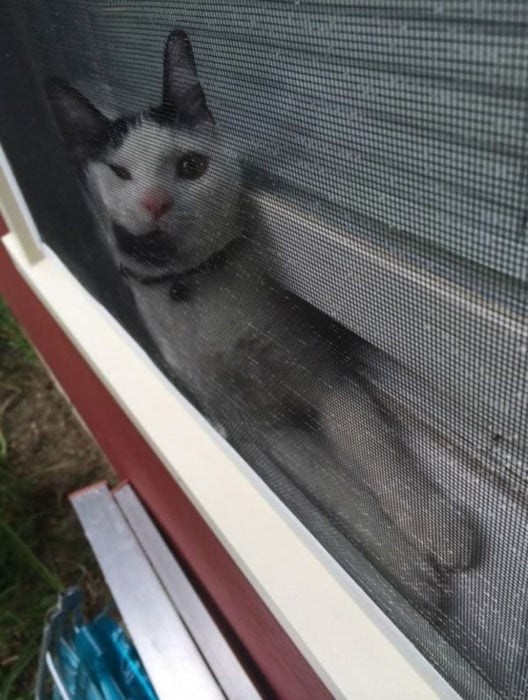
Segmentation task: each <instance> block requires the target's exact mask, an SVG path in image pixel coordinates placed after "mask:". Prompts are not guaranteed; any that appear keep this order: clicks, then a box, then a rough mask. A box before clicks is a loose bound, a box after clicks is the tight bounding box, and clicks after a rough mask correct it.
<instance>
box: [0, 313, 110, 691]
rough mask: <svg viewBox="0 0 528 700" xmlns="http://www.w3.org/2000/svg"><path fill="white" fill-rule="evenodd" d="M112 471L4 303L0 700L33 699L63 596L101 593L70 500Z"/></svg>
mask: <svg viewBox="0 0 528 700" xmlns="http://www.w3.org/2000/svg"><path fill="white" fill-rule="evenodd" d="M108 476H109V471H108V468H107V465H106V464H105V462H104V460H103V459H102V457H101V456H100V454H99V453H98V451H97V449H96V448H95V446H94V445H93V443H92V442H91V440H90V439H89V438H88V436H87V435H86V434H85V433H84V432H83V431H82V429H81V428H80V427H79V425H78V424H77V422H76V421H75V419H74V418H73V416H72V414H71V411H70V410H69V408H68V407H67V406H66V403H65V401H64V399H63V398H62V397H61V396H59V394H58V392H57V391H56V390H55V389H54V387H53V384H52V383H51V381H50V379H49V377H48V375H47V374H46V372H45V371H44V370H43V368H42V367H41V366H40V363H39V361H38V359H37V357H36V355H35V353H34V351H33V349H32V347H31V345H30V344H29V343H28V341H27V340H26V339H25V337H24V335H23V334H22V333H21V332H20V330H19V328H18V327H17V325H16V323H15V321H14V319H13V317H12V316H11V314H10V312H9V310H8V308H7V307H6V305H5V304H4V303H3V302H2V301H1V299H0V700H29V698H32V697H33V683H34V675H35V669H36V660H37V655H38V649H39V643H40V635H41V632H42V626H43V623H44V619H45V616H46V614H47V612H48V611H49V609H50V608H51V607H52V606H53V604H54V602H55V600H56V597H57V593H58V592H59V591H60V590H62V589H63V588H64V587H66V586H69V585H82V586H83V588H84V589H85V593H86V597H87V599H88V601H89V603H90V604H91V605H92V606H98V605H99V604H102V603H101V601H102V600H103V599H104V597H105V592H104V587H103V585H102V582H101V580H100V578H99V573H98V569H97V566H96V564H95V562H94V560H93V559H92V556H91V552H90V551H89V548H88V545H87V543H86V541H85V539H84V536H83V535H82V532H81V531H80V528H79V526H78V524H77V521H76V519H75V516H74V514H73V512H72V510H71V507H70V506H69V503H68V501H67V494H68V493H69V492H71V491H73V490H74V489H76V488H78V487H79V486H81V485H86V484H88V483H90V481H91V480H96V479H100V478H107V477H108Z"/></svg>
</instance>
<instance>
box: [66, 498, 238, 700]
mask: <svg viewBox="0 0 528 700" xmlns="http://www.w3.org/2000/svg"><path fill="white" fill-rule="evenodd" d="M70 499H71V502H72V504H73V507H74V508H75V511H76V513H77V515H78V517H79V520H80V521H81V524H82V526H83V529H84V531H85V534H86V537H87V538H88V540H89V542H90V545H91V547H92V549H93V551H94V553H95V556H96V558H97V560H98V562H99V565H100V567H101V569H102V571H103V574H104V577H105V579H106V581H107V583H108V586H109V588H110V591H111V592H112V595H113V597H114V600H115V602H116V605H117V607H118V608H119V611H120V613H121V615H122V617H123V619H124V621H125V624H126V626H127V629H128V632H129V633H130V636H131V638H132V640H133V642H134V644H135V646H136V649H137V651H138V654H139V655H140V657H141V660H142V662H143V664H144V666H145V669H146V671H147V673H148V675H149V677H150V680H151V682H152V685H153V687H154V689H155V691H156V693H157V694H158V697H159V700H173V699H174V697H175V693H176V694H177V695H178V696H181V697H188V698H196V700H225V699H224V695H223V693H222V692H221V690H220V688H219V687H218V685H217V684H216V682H215V680H214V678H213V676H212V675H211V672H210V670H209V668H208V667H207V665H206V663H205V662H204V660H203V658H202V656H201V654H200V652H199V651H198V649H197V648H196V646H195V644H194V642H193V640H192V638H191V636H190V635H189V633H188V631H187V629H186V628H185V626H184V624H183V622H182V620H181V619H180V617H179V615H178V614H177V612H176V610H175V609H174V606H173V605H172V603H171V601H170V600H169V598H168V596H167V593H166V592H165V589H164V588H163V586H162V585H161V583H160V581H159V579H158V577H157V576H156V574H155V572H154V570H153V569H152V567H151V565H150V564H149V562H148V561H147V559H146V557H145V554H144V552H143V550H142V549H141V547H140V545H139V543H138V542H137V540H136V538H135V537H134V535H133V534H132V532H131V531H130V528H129V527H128V525H127V522H126V520H125V517H124V515H123V513H122V512H121V511H120V510H119V508H118V506H117V504H116V503H115V501H114V499H113V498H112V495H111V494H110V492H109V491H108V488H107V487H106V485H101V484H97V485H95V486H94V488H92V489H84V490H83V491H80V492H77V493H76V494H73V495H72V496H71V497H70ZM176 691H177V692H176Z"/></svg>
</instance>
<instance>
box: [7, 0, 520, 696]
mask: <svg viewBox="0 0 528 700" xmlns="http://www.w3.org/2000/svg"><path fill="white" fill-rule="evenodd" d="M6 7H7V8H8V11H7V13H6V12H4V14H3V16H2V19H1V20H0V22H1V23H2V42H3V44H4V56H5V65H4V69H5V70H4V75H3V78H2V89H3V91H4V98H3V105H4V108H3V110H2V115H1V116H0V125H1V137H2V144H3V147H4V149H5V151H6V153H7V156H8V158H9V160H10V163H11V165H12V167H13V169H14V171H15V174H16V176H17V179H18V181H19V183H20V185H21V187H22V189H23V192H24V194H25V196H26V199H27V201H28V203H29V206H30V208H31V211H32V213H33V215H34V217H35V219H36V222H37V225H38V227H39V230H40V232H41V235H42V238H43V240H44V242H45V243H46V244H47V245H48V246H49V247H51V248H52V249H53V250H54V251H55V252H56V253H57V254H58V255H59V256H60V257H61V259H62V260H63V262H64V263H65V264H66V265H67V266H68V267H69V268H70V270H71V271H72V272H73V273H74V274H75V275H76V276H77V278H78V279H79V281H80V282H81V283H82V284H83V285H84V286H85V287H86V288H87V289H88V290H89V291H90V292H91V293H92V294H93V295H94V297H95V298H96V299H98V300H99V301H100V302H102V303H103V304H104V305H105V306H106V307H107V308H108V309H109V310H110V311H111V313H113V314H114V316H116V317H117V318H118V319H119V321H120V322H121V323H122V324H123V325H124V327H125V328H126V329H127V330H128V331H129V333H130V334H131V335H132V336H133V337H134V338H135V339H136V340H137V341H138V342H140V343H141V344H142V345H143V347H145V348H146V350H147V351H148V353H149V354H150V356H151V357H152V359H153V360H154V361H155V362H156V363H157V364H158V366H159V367H160V368H161V369H162V370H163V371H164V372H165V373H166V374H167V375H168V376H169V378H170V379H171V380H172V381H173V382H174V384H175V386H176V387H177V388H178V389H179V390H180V391H182V392H183V393H184V394H185V395H186V396H187V397H188V398H189V399H190V400H191V401H192V402H193V403H194V404H195V405H196V406H197V407H198V408H199V409H200V410H201V411H202V412H203V413H204V415H205V416H206V417H207V418H208V420H209V421H210V422H211V423H212V425H213V426H214V427H215V428H216V429H217V430H218V431H219V432H220V433H221V434H222V435H224V437H225V438H226V439H227V440H228V441H229V442H230V443H231V444H232V445H233V446H234V447H235V448H236V449H237V450H238V451H239V452H240V453H241V454H242V455H243V456H244V457H245V458H246V460H247V461H248V462H249V464H250V465H251V466H252V467H253V468H254V470H255V471H256V473H257V474H259V475H260V477H261V478H262V479H263V480H264V481H265V482H266V483H267V484H268V485H269V486H270V487H271V489H272V490H273V491H274V492H275V493H276V494H277V495H278V496H279V497H280V498H281V499H282V500H283V502H284V503H285V504H286V505H287V506H288V508H289V509H290V510H291V511H292V512H293V513H294V514H295V515H296V516H297V517H298V518H299V519H300V520H301V522H303V523H304V524H305V525H306V527H307V528H308V529H309V530H310V531H311V532H312V533H313V534H314V535H315V537H316V538H317V539H318V540H319V541H320V542H321V544H322V545H323V546H324V547H325V548H326V549H327V550H328V551H329V552H330V554H331V555H332V556H333V557H334V558H335V559H336V560H337V562H339V564H340V565H341V566H342V567H343V568H344V569H345V570H346V571H347V572H348V574H349V575H350V576H351V577H352V578H353V579H354V580H355V581H357V582H358V583H359V584H360V585H361V586H362V588H363V589H364V590H365V591H366V592H367V593H368V594H369V595H370V596H371V597H372V598H373V599H374V600H375V601H376V602H377V604H378V605H379V606H380V607H381V608H382V610H384V611H385V612H386V613H387V615H388V616H389V617H390V618H391V619H392V620H393V621H394V622H395V623H396V624H397V625H398V626H399V627H400V628H401V629H402V630H403V632H404V633H405V634H406V635H407V636H408V637H409V638H410V639H411V640H412V641H413V643H414V644H415V645H416V646H417V647H418V648H419V649H420V651H421V652H422V653H423V654H424V655H425V656H426V657H427V659H429V661H430V662H431V663H432V664H433V665H434V666H435V667H436V668H437V669H438V670H439V671H440V672H441V673H442V674H443V675H444V676H445V677H446V678H447V679H448V680H449V682H450V683H451V684H452V685H453V686H454V688H455V689H456V690H457V691H458V692H459V693H460V694H461V695H462V696H463V697H467V698H494V697H500V698H512V699H513V698H518V699H520V698H524V697H526V695H527V694H528V668H527V660H528V659H527V639H526V632H525V630H526V627H527V623H528V620H527V613H528V609H527V608H528V602H527V598H526V587H527V582H528V581H527V580H528V569H527V554H528V552H527V549H528V542H527V538H526V531H527V530H526V528H527V525H528V517H527V511H526V507H527V505H526V474H525V472H526V464H527V461H526V449H527V443H526V430H525V425H526V418H527V403H528V402H527V396H528V392H527V391H526V379H527V362H528V329H527V326H526V310H527V309H526V281H527V279H526V278H527V271H528V253H527V244H526V237H527V200H526V98H527V94H526V85H527V77H528V41H527V38H528V37H527V29H528V9H527V8H526V5H525V3H523V2H521V1H520V0H512V1H510V0H503V1H502V2H498V1H497V2H492V1H491V0H489V1H488V2H484V1H482V2H476V1H475V0H456V1H455V0H448V1H447V0H446V1H444V2H424V1H423V0H409V1H408V2H403V3H397V4H394V6H393V7H390V6H389V5H387V3H381V2H378V1H377V0H367V1H365V2H363V3H361V4H356V3H352V2H344V3H334V2H326V3H317V2H304V1H303V0H301V1H299V0H295V1H294V2H286V1H282V2H256V1H253V2H244V3H239V2H229V0H222V2H212V1H210V2H206V1H205V0H198V1H195V2H180V1H177V0H165V1H163V2H162V1H160V2H144V1H142V0H135V1H130V0H129V1H128V2H125V1H119V0H113V1H103V0H91V1H90V2H88V1H85V0H75V1H73V2H66V0H53V2H46V3H42V2H38V1H37V0H23V1H17V2H15V1H14V0H13V1H11V0H10V1H9V2H7V5H6ZM233 507H236V504H233ZM175 517H176V516H175ZM321 594H322V595H324V591H323V592H321Z"/></svg>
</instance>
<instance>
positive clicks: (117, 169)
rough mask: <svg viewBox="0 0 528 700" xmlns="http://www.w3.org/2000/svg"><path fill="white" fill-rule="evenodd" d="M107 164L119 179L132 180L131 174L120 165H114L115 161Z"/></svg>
mask: <svg viewBox="0 0 528 700" xmlns="http://www.w3.org/2000/svg"><path fill="white" fill-rule="evenodd" d="M107 165H108V167H109V168H110V170H111V171H112V172H113V173H115V174H116V175H117V177H119V178H121V180H132V175H131V174H130V172H129V171H128V170H127V169H126V168H124V167H123V166H122V165H116V164H115V163H107Z"/></svg>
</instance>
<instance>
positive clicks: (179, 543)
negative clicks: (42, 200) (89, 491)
mask: <svg viewBox="0 0 528 700" xmlns="http://www.w3.org/2000/svg"><path fill="white" fill-rule="evenodd" d="M2 223H3V222H2V221H1V219H0V233H2V232H5V229H6V227H5V225H4V226H3V227H2ZM0 294H2V296H3V297H4V298H5V300H6V302H7V303H8V304H9V306H10V307H11V309H12V310H13V313H14V314H15V315H16V317H17V318H18V320H19V322H20V324H21V326H22V327H23V328H24V330H25V331H26V333H27V335H28V337H29V338H30V339H31V341H32V342H33V343H34V344H35V346H36V347H37V348H38V350H39V352H40V353H41V355H42V357H43V358H44V360H45V362H46V363H47V364H48V366H49V368H50V369H51V371H52V372H53V374H54V375H55V377H56V378H57V380H58V381H59V383H60V384H61V386H62V387H63V388H64V390H65V392H66V393H67V394H68V396H69V397H70V399H71V401H72V402H73V404H74V405H75V407H76V409H77V410H78V412H79V414H80V415H81V417H82V418H83V420H84V422H85V423H86V425H87V427H88V428H89V430H90V431H91V433H92V434H93V436H94V437H95V439H96V440H97V442H98V443H99V445H100V446H101V448H102V449H103V451H104V452H105V454H106V455H107V457H108V459H109V461H110V462H111V464H112V465H113V467H114V469H115V470H116V472H117V474H118V475H119V477H120V478H122V479H128V480H130V482H131V483H132V484H133V486H134V488H135V489H136V491H137V492H138V494H139V495H140V497H141V499H142V500H143V502H144V503H145V504H146V506H147V507H148V509H149V510H150V512H151V513H152V514H153V515H154V516H155V518H156V520H157V521H158V524H159V525H160V527H161V529H162V530H163V531H164V533H165V534H166V536H167V538H168V540H169V541H170V543H171V544H172V545H173V547H174V548H175V551H176V552H177V553H178V554H179V556H181V557H182V558H183V560H184V562H185V563H186V564H187V565H188V567H189V568H190V570H191V571H192V572H193V574H194V575H195V576H196V578H197V579H198V581H199V582H200V584H201V586H203V588H204V590H205V591H206V593H207V595H208V596H209V597H210V599H211V600H212V601H213V604H214V605H216V606H217V608H218V610H219V611H220V613H221V614H222V615H223V617H224V618H225V620H227V622H228V624H229V625H230V626H231V628H232V630H233V631H234V633H235V635H236V637H237V639H238V641H239V642H240V644H241V645H242V648H243V650H244V652H245V653H246V654H247V655H248V656H249V658H250V659H251V660H252V661H253V662H254V663H255V664H256V666H257V668H258V669H259V671H260V673H261V674H262V676H263V678H264V679H265V681H266V685H267V686H268V687H269V690H268V693H267V694H268V696H269V697H277V698H280V699H281V700H329V699H330V698H331V697H332V695H331V693H330V692H329V691H328V689H327V688H326V686H324V684H323V683H322V681H321V680H320V678H319V677H318V676H317V675H316V673H315V672H314V670H313V669H312V668H311V666H310V665H309V664H308V662H307V661H306V659H305V658H304V657H303V656H302V655H301V653H300V652H299V650H298V649H297V648H296V646H295V645H294V644H293V642H292V641H291V639H290V638H289V637H288V635H287V634H286V632H285V631H284V629H283V628H282V627H281V626H280V624H279V623H278V622H277V620H276V619H275V618H274V617H273V615H272V614H271V612H270V611H269V609H268V608H267V607H266V605H265V604H264V602H263V601H262V599H261V598H260V597H259V596H258V594H257V593H256V591H255V590H254V589H253V588H252V586H251V585H250V583H249V581H248V580H247V579H246V578H245V576H244V575H243V574H242V572H241V571H240V569H239V568H238V567H237V566H236V564H235V563H234V561H233V560H232V559H231V557H230V556H229V554H228V553H227V551H226V550H225V549H224V547H223V546H222V545H221V543H220V542H219V540H218V539H217V538H216V537H215V535H214V534H213V533H212V531H211V530H210V529H209V527H208V526H207V525H206V523H205V521H204V520H203V519H202V517H201V516H200V515H199V513H198V511H197V510H196V509H195V507H194V506H193V505H192V503H191V502H190V501H189V500H188V498H187V497H186V496H185V494H184V492H183V491H182V490H181V489H180V488H179V487H178V485H177V484H176V482H175V481H174V479H173V478H171V476H170V475H169V473H168V472H167V470H166V468H165V467H164V465H163V463H162V462H161V461H160V460H159V459H158V457H157V456H156V455H155V454H154V452H153V451H152V449H151V448H150V447H149V445H148V444H147V443H146V442H145V441H144V440H143V438H142V437H141V435H140V434H139V433H138V431H137V430H136V428H135V427H134V426H133V424H132V423H131V421H130V420H129V419H128V418H127V416H126V415H125V414H124V413H123V411H122V410H121V409H120V408H119V406H118V404H117V403H116V401H115V400H114V398H113V397H112V396H111V394H110V393H109V392H108V390H107V389H106V388H105V387H104V385H103V384H102V383H101V382H100V381H99V379H98V378H97V376H96V375H95V374H94V372H93V371H92V370H91V369H90V367H89V366H88V365H87V363H86V362H85V361H84V360H83V358H82V357H81V355H80V354H79V353H78V352H77V350H76V349H75V348H74V346H73V345H72V344H71V342H70V341H69V340H68V338H67V337H66V335H65V334H64V333H63V332H62V331H61V329H60V328H59V326H58V325H57V323H56V322H55V321H54V319H53V318H52V316H51V315H50V314H49V313H48V312H47V311H46V309H45V308H44V306H43V305H42V304H41V303H40V302H39V301H38V299H37V298H36V297H35V295H34V294H33V293H32V291H31V289H30V288H29V287H28V286H27V284H26V283H25V282H24V280H23V278H22V277H21V276H20V275H19V274H18V272H17V271H16V269H15V267H14V266H13V264H12V262H11V260H10V258H9V256H8V254H7V252H6V251H5V249H4V247H3V246H2V245H1V244H0ZM80 486H82V484H80Z"/></svg>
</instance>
